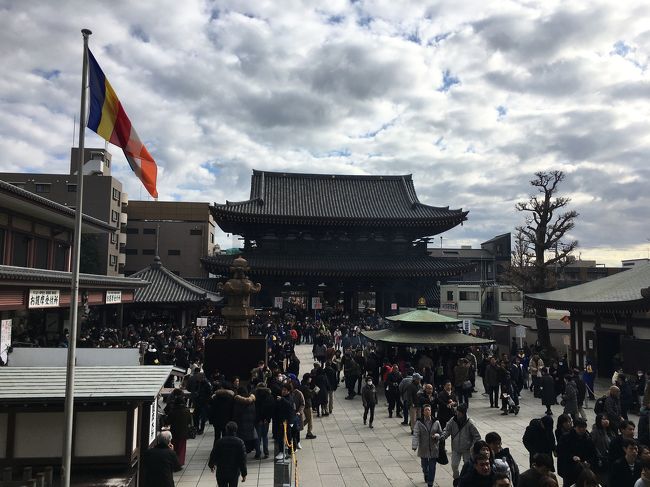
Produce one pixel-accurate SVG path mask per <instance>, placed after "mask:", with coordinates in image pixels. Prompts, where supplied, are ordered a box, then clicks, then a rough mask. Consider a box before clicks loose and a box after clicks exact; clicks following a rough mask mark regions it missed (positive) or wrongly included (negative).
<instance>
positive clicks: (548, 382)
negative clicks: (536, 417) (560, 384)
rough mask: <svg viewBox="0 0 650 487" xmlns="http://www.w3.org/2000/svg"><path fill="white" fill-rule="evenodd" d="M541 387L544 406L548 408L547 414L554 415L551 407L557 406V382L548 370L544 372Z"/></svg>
mask: <svg viewBox="0 0 650 487" xmlns="http://www.w3.org/2000/svg"><path fill="white" fill-rule="evenodd" d="M542 374H543V375H542V378H541V380H540V387H541V388H542V404H543V405H544V406H546V414H548V415H549V416H551V415H553V411H551V406H553V405H555V404H557V392H555V381H554V380H553V376H551V375H550V374H549V373H548V372H547V371H546V370H544V372H542Z"/></svg>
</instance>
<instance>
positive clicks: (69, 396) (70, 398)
mask: <svg viewBox="0 0 650 487" xmlns="http://www.w3.org/2000/svg"><path fill="white" fill-rule="evenodd" d="M81 34H82V35H83V40H84V52H83V71H82V74H81V109H80V110H79V158H78V161H77V206H76V208H75V217H74V241H73V247H72V283H71V286H70V338H69V340H68V363H67V370H66V376H65V408H64V411H65V436H64V441H63V455H62V460H63V462H62V463H63V465H62V470H61V485H62V487H70V469H71V464H72V432H73V427H74V367H75V355H76V352H77V315H78V311H79V307H78V301H79V255H80V251H81V217H82V215H83V208H82V206H83V182H84V171H83V166H84V145H85V133H86V85H87V84H88V37H89V36H90V35H91V34H92V32H91V31H89V30H88V29H82V30H81Z"/></svg>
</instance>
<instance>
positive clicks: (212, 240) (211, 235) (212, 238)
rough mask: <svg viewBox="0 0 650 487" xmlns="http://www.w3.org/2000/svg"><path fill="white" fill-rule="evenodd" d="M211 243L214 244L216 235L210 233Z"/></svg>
mask: <svg viewBox="0 0 650 487" xmlns="http://www.w3.org/2000/svg"><path fill="white" fill-rule="evenodd" d="M210 243H214V233H212V232H210Z"/></svg>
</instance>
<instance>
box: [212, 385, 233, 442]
mask: <svg viewBox="0 0 650 487" xmlns="http://www.w3.org/2000/svg"><path fill="white" fill-rule="evenodd" d="M234 399H235V393H234V392H233V391H232V390H230V389H226V388H225V387H223V385H222V384H221V383H218V384H217V390H216V391H215V392H214V394H213V395H212V398H211V399H210V423H212V426H214V442H215V443H216V442H217V440H218V439H219V438H221V435H223V433H224V432H225V431H226V424H228V422H229V421H232V407H233V402H234ZM213 446H214V445H213Z"/></svg>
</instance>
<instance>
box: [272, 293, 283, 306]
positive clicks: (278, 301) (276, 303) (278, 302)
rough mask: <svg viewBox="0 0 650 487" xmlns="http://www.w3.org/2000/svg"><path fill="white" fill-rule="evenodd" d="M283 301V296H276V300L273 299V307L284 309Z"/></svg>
mask: <svg viewBox="0 0 650 487" xmlns="http://www.w3.org/2000/svg"><path fill="white" fill-rule="evenodd" d="M283 301H284V300H283V299H282V296H276V297H275V298H274V300H273V307H274V308H278V309H282V304H283Z"/></svg>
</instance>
